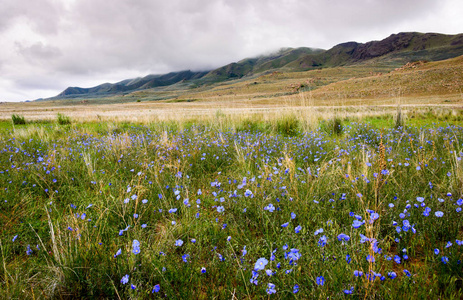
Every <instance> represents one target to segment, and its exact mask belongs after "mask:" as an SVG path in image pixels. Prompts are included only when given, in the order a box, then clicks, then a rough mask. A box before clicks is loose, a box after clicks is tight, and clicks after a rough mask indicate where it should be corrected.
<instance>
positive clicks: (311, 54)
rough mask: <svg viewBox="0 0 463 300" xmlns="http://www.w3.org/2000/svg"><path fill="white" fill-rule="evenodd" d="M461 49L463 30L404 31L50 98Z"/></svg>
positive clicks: (394, 61)
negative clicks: (381, 36)
mask: <svg viewBox="0 0 463 300" xmlns="http://www.w3.org/2000/svg"><path fill="white" fill-rule="evenodd" d="M459 55H463V34H456V35H446V34H440V33H419V32H401V33H397V34H391V35H390V36H389V37H387V38H385V39H382V40H380V41H369V42H366V43H357V42H353V41H351V42H345V43H341V44H338V45H335V46H334V47H332V48H330V49H328V50H323V49H317V48H308V47H300V48H282V49H281V50H280V51H278V52H276V53H272V54H269V55H261V56H258V57H254V58H245V59H242V60H240V61H238V62H233V63H230V64H227V65H225V66H222V67H219V68H216V69H213V70H210V71H200V72H193V71H190V70H186V71H180V72H170V73H167V74H160V75H147V76H145V77H140V78H133V79H126V80H123V81H120V82H117V83H114V84H111V83H104V84H101V85H98V86H95V87H91V88H81V87H68V88H66V89H65V90H64V91H63V92H61V93H60V94H59V95H57V96H55V97H53V98H49V99H69V98H84V97H106V96H113V95H117V94H126V93H131V92H134V91H141V90H145V89H153V88H160V87H166V86H171V85H174V84H178V83H189V84H190V85H191V86H193V87H194V86H199V85H210V84H214V83H218V82H222V81H227V80H233V79H239V78H243V77H247V76H253V75H257V74H264V73H271V72H274V71H287V72H297V71H307V70H311V69H317V68H327V67H338V66H348V65H355V64H362V63H370V62H381V63H383V64H390V65H391V67H392V66H397V65H399V64H405V63H408V62H413V61H419V60H426V61H438V60H444V59H448V58H453V57H457V56H459ZM44 100H47V99H44Z"/></svg>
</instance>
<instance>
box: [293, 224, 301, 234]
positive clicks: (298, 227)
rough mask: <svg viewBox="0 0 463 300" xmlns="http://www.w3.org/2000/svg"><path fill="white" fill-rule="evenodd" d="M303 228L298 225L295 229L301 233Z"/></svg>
mask: <svg viewBox="0 0 463 300" xmlns="http://www.w3.org/2000/svg"><path fill="white" fill-rule="evenodd" d="M301 229H302V227H301V225H298V226H297V227H296V228H294V231H295V232H296V233H299V232H300V231H301Z"/></svg>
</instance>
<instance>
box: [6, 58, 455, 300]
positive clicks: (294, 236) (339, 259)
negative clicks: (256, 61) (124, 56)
mask: <svg viewBox="0 0 463 300" xmlns="http://www.w3.org/2000/svg"><path fill="white" fill-rule="evenodd" d="M461 66H462V59H461V58H457V59H454V60H449V61H444V62H436V63H420V64H414V65H407V66H406V67H404V68H400V69H398V70H394V71H391V70H390V69H387V68H386V67H380V66H378V65H376V66H371V67H370V68H368V67H365V66H353V67H344V68H328V69H322V70H314V71H309V72H298V73H272V74H267V75H263V76H260V77H255V78H250V79H246V80H244V79H242V80H237V81H232V82H225V83H221V84H218V85H214V86H209V87H198V88H195V89H188V88H186V87H184V86H178V87H177V88H172V89H171V90H169V89H164V90H162V91H159V90H152V91H143V92H137V93H134V94H129V95H126V96H125V97H123V98H111V99H106V100H104V101H107V102H104V104H103V103H102V99H88V100H86V101H84V102H81V101H82V100H80V101H76V100H73V101H65V102H60V101H55V102H33V103H8V104H1V106H0V113H1V114H0V162H1V164H0V166H1V167H0V188H1V189H0V200H1V202H0V224H2V226H1V227H0V259H1V263H0V283H1V284H0V295H2V297H3V298H7V299H66V298H69V299H76V298H101V299H103V298H108V299H128V298H130V299H148V298H171V299H188V298H190V299H214V298H215V299H256V298H264V297H269V298H277V299H292V298H295V299H319V298H320V299H321V298H324V299H326V298H328V297H329V298H336V299H339V298H341V299H342V298H355V299H361V298H362V299H367V298H368V299H394V298H398V297H400V298H402V299H421V298H426V299H428V298H431V299H438V298H440V299H460V298H461V297H463V290H462V285H463V269H462V264H461V258H462V257H463V256H462V254H463V251H462V240H463V221H462V220H463V219H462V217H461V214H462V212H461V206H462V205H463V200H462V198H463V166H462V162H461V158H462V157H463V144H462V141H463V128H462V127H461V124H462V120H463V113H462V105H461V103H462V101H461V100H462V95H461V91H460V90H459V86H460V85H461V84H460V83H461V74H462V73H461V72H460V71H461ZM388 70H389V71H388ZM380 73H381V75H380ZM353 77H355V78H353ZM161 93H162V95H161ZM159 98H163V99H164V100H157V101H151V100H154V99H159ZM136 100H141V101H140V102H136ZM127 101H128V102H127ZM125 102H127V103H125ZM58 114H59V115H58ZM12 116H14V117H13V119H12ZM12 121H14V122H15V123H16V124H14V123H13V122H12ZM23 121H24V122H23ZM22 123H25V124H22Z"/></svg>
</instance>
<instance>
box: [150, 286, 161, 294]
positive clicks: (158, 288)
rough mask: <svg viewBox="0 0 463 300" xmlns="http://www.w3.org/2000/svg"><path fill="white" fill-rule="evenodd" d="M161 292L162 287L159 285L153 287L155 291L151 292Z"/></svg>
mask: <svg viewBox="0 0 463 300" xmlns="http://www.w3.org/2000/svg"><path fill="white" fill-rule="evenodd" d="M160 290H161V286H160V285H159V284H156V285H155V286H153V290H152V291H151V293H159V291H160Z"/></svg>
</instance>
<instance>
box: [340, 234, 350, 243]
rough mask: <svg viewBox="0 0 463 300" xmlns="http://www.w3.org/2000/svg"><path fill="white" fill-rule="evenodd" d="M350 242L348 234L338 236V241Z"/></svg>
mask: <svg viewBox="0 0 463 300" xmlns="http://www.w3.org/2000/svg"><path fill="white" fill-rule="evenodd" d="M349 240H350V236H348V235H347V234H344V233H341V234H339V235H338V241H346V242H348V241H349Z"/></svg>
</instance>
